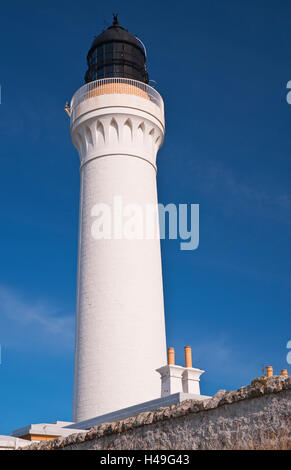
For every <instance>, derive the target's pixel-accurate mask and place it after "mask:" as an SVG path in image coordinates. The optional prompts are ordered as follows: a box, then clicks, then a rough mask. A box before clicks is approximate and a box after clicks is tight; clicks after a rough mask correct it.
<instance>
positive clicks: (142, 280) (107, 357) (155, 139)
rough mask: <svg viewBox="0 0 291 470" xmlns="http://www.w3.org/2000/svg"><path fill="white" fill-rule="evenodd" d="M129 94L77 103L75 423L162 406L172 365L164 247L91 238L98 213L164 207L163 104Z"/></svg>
mask: <svg viewBox="0 0 291 470" xmlns="http://www.w3.org/2000/svg"><path fill="white" fill-rule="evenodd" d="M124 82H126V79H124ZM132 83H133V81H132V80H131V84H132ZM138 83H139V82H136V84H137V85H138ZM95 84H96V87H97V85H98V83H97V82H95ZM90 85H92V84H90ZM143 85H144V84H143ZM130 91H131V94H126V93H120V92H117V93H109V92H108V91H107V92H106V94H98V95H97V94H96V95H95V96H94V93H93V94H92V93H90V94H89V93H88V95H87V96H86V94H85V95H84V96H83V99H82V101H81V102H78V101H79V100H75V103H76V104H74V97H73V100H72V103H71V135H72V141H73V143H74V145H75V147H76V148H77V149H78V152H79V156H80V160H81V170H80V173H81V187H80V218H79V261H78V287H77V319H76V343H75V381H74V406H73V421H74V422H78V421H83V420H86V419H89V418H93V417H95V416H98V415H102V414H105V413H109V412H113V411H115V410H119V409H122V408H126V407H129V406H133V405H136V404H138V403H142V402H145V401H148V400H153V399H155V398H158V397H160V378H159V376H158V374H157V372H156V369H157V368H159V367H161V366H162V365H164V364H165V363H166V337H165V324H164V304H163V285H162V268H161V254H160V241H159V240H158V239H151V240H137V239H135V240H128V239H120V240H116V239H110V240H95V239H94V238H93V237H92V235H91V226H92V223H93V222H94V220H95V219H94V216H93V217H92V208H93V206H94V205H95V204H100V203H105V204H109V205H112V203H113V198H114V197H115V196H122V198H123V202H124V204H131V203H134V204H140V205H141V207H144V206H145V205H146V204H157V188H156V155H157V151H158V149H159V148H160V146H161V144H162V141H163V137H164V114H163V102H162V99H161V98H160V97H159V98H160V104H157V103H155V102H153V101H152V100H151V99H150V98H149V95H147V94H146V93H144V92H143V93H142V95H144V96H137V95H135V94H134V87H133V86H132V85H131V89H130ZM154 92H155V94H156V95H158V94H157V92H156V91H155V90H154ZM77 93H80V91H77ZM139 94H140V90H139ZM158 96H159V95H158ZM157 223H158V221H157Z"/></svg>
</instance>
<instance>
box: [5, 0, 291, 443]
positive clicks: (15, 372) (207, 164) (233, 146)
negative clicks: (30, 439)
mask: <svg viewBox="0 0 291 470" xmlns="http://www.w3.org/2000/svg"><path fill="white" fill-rule="evenodd" d="M113 12H119V20H120V23H121V24H122V25H123V26H124V27H126V28H127V29H128V30H129V31H130V32H132V33H134V34H137V35H138V36H139V37H140V38H141V40H142V41H143V42H144V43H145V45H146V47H147V54H148V71H149V75H150V78H151V79H153V80H155V81H156V82H157V89H158V90H159V92H160V93H161V94H162V96H163V98H164V100H165V109H166V126H167V128H166V138H165V143H164V146H163V148H162V149H161V150H160V152H159V156H158V189H159V199H160V201H161V202H162V203H165V204H166V203H170V202H173V203H176V204H177V203H198V204H200V246H199V248H198V250H196V251H192V252H191V251H180V249H179V242H178V241H173V240H168V241H163V242H162V256H163V271H164V290H165V311H166V324H167V341H168V345H169V346H174V347H175V348H176V357H177V363H179V364H181V365H183V361H184V358H183V347H184V346H185V345H188V344H189V345H192V347H193V357H194V366H197V367H200V368H202V369H205V370H206V371H207V372H206V373H205V374H204V376H203V377H202V380H201V391H202V393H204V394H214V393H215V392H216V391H217V390H218V389H221V388H223V389H234V388H237V387H239V386H241V385H246V384H248V383H250V381H251V380H252V379H253V378H254V377H256V376H258V375H260V374H261V369H262V366H263V364H264V365H273V367H274V369H275V372H278V371H280V370H281V368H286V367H288V364H287V363H286V354H287V349H286V344H287V341H288V340H291V328H290V287H291V279H290V261H291V260H290V233H291V221H290V209H291V189H290V170H291V106H289V105H288V104H287V102H286V83H287V81H288V80H291V59H290V57H291V53H290V45H291V4H290V2H288V1H286V0H277V1H270V0H221V1H219V2H217V1H216V0H194V1H193V0H192V1H183V0H182V1H180V2H170V3H166V2H164V1H163V2H162V1H155V2H151V1H149V2H147V3H142V4H138V3H137V2H136V1H129V0H124V1H123V2H120V1H111V0H108V1H106V2H96V1H93V0H83V1H82V2H81V1H78V2H77V1H74V0H62V1H61V2H60V1H56V0H50V1H49V2H48V1H46V0H44V1H42V2H39V0H38V1H32V0H27V1H26V2H20V1H17V0H15V1H14V2H5V4H3V5H2V6H1V20H2V21H1V29H0V44H1V46H0V47H1V54H0V64H1V66H0V83H1V89H2V103H1V105H0V139H1V140H0V143H1V147H0V158H1V172H0V194H1V197H0V213H1V231H0V240H1V244H0V343H1V345H2V364H1V366H0V382H1V386H0V434H5V433H10V432H11V431H12V430H13V429H15V428H18V427H21V426H24V425H26V424H29V423H39V422H51V421H53V420H56V419H62V420H70V419H71V402H72V399H71V396H72V380H73V341H74V315H75V288H76V260H77V227H78V199H79V173H78V167H79V162H78V156H77V152H76V151H75V149H74V148H73V146H72V144H71V140H70V135H69V120H68V117H67V116H66V115H65V113H64V111H63V108H64V104H65V101H66V100H67V99H68V100H69V99H70V98H71V96H72V94H73V93H74V91H75V90H76V89H78V88H79V87H80V86H81V85H82V84H83V77H84V73H85V71H86V54H87V52H88V50H89V47H90V45H91V42H92V40H93V38H94V36H96V35H98V34H99V33H100V32H101V31H102V29H103V28H105V27H107V26H109V25H110V24H111V21H112V13H113ZM289 372H290V367H289Z"/></svg>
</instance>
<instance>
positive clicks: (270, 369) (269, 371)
mask: <svg viewBox="0 0 291 470" xmlns="http://www.w3.org/2000/svg"><path fill="white" fill-rule="evenodd" d="M272 376H273V367H272V366H267V377H272Z"/></svg>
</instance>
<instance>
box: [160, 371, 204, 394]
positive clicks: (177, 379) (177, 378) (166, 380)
mask: <svg viewBox="0 0 291 470" xmlns="http://www.w3.org/2000/svg"><path fill="white" fill-rule="evenodd" d="M157 372H158V373H159V374H160V375H161V396H162V397H167V396H169V395H172V394H174V393H183V394H192V395H195V396H199V395H200V375H202V374H203V373H204V372H205V371H204V370H201V369H196V368H192V367H181V366H176V365H166V366H163V367H160V368H159V369H157Z"/></svg>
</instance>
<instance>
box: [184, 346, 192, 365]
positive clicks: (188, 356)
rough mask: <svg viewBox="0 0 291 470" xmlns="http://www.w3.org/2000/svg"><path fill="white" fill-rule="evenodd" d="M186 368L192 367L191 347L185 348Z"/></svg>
mask: <svg viewBox="0 0 291 470" xmlns="http://www.w3.org/2000/svg"><path fill="white" fill-rule="evenodd" d="M184 350H185V367H192V349H191V346H185V348H184Z"/></svg>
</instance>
